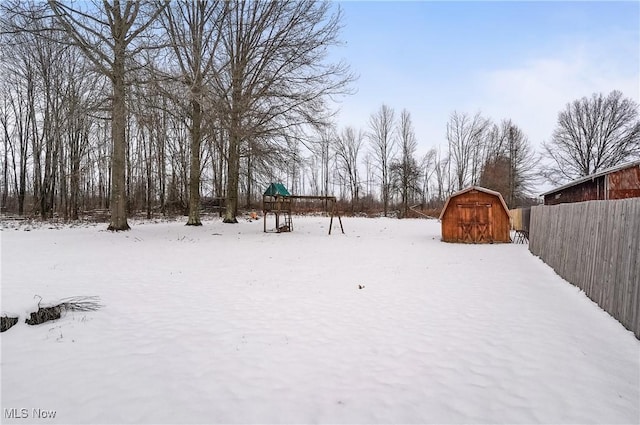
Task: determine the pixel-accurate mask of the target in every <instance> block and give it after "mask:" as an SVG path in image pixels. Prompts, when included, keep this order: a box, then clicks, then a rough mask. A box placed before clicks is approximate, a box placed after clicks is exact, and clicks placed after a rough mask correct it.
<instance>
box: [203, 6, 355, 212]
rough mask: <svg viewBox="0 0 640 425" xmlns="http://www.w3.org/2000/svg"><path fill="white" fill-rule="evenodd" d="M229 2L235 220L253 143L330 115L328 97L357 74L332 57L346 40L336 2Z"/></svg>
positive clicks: (226, 73) (225, 76)
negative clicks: (243, 170)
mask: <svg viewBox="0 0 640 425" xmlns="http://www.w3.org/2000/svg"><path fill="white" fill-rule="evenodd" d="M224 5H225V19H224V24H223V32H222V42H221V49H220V50H221V51H220V60H221V66H220V68H219V69H220V72H219V73H218V75H217V76H216V78H215V81H214V85H213V87H214V88H215V90H216V93H217V94H218V96H219V98H220V101H221V104H220V106H221V108H220V109H221V117H222V118H221V122H222V125H223V126H224V127H225V130H226V132H227V134H228V138H229V140H228V142H229V147H228V162H227V163H228V167H227V191H226V196H227V201H226V205H227V211H226V214H225V217H224V221H225V222H227V223H235V222H237V220H236V215H237V209H238V183H239V176H240V164H241V162H240V158H241V156H243V153H244V154H246V152H248V149H247V145H248V144H249V143H251V142H252V141H255V140H257V139H260V140H264V141H265V142H266V141H268V140H272V141H273V143H276V142H278V141H279V142H284V143H285V144H286V140H287V138H291V137H297V136H298V132H299V131H300V129H301V128H303V127H304V126H307V125H309V124H314V125H319V124H322V123H324V122H326V121H327V120H328V114H327V108H326V105H325V100H326V98H327V97H328V96H332V95H336V94H342V93H345V92H346V91H347V86H348V84H349V82H350V81H351V80H352V79H353V77H352V76H351V74H350V73H349V70H348V67H347V66H346V65H345V64H344V63H341V62H340V63H337V64H336V63H329V62H327V52H328V48H329V47H331V46H333V45H336V44H338V42H339V40H338V33H339V30H340V20H341V15H340V12H339V11H338V12H336V13H332V6H331V5H330V4H329V3H327V2H316V1H313V0H301V1H282V2H244V1H228V2H225V3H224ZM284 135H286V137H284ZM267 136H274V137H267Z"/></svg>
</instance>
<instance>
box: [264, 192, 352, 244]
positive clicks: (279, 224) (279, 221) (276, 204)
mask: <svg viewBox="0 0 640 425" xmlns="http://www.w3.org/2000/svg"><path fill="white" fill-rule="evenodd" d="M296 199H304V200H322V201H328V202H329V203H330V204H331V208H330V210H329V217H330V220H329V234H331V228H332V227H333V216H334V215H335V216H337V217H338V222H339V223H340V230H341V231H342V233H344V228H343V227H342V219H341V218H340V213H339V212H338V211H337V208H336V197H335V196H303V195H291V194H290V193H289V191H288V190H287V188H286V187H284V185H283V184H282V183H271V184H270V185H269V187H268V188H267V190H266V191H265V192H264V193H263V194H262V215H263V219H264V231H265V233H266V232H267V216H268V215H269V214H273V215H274V216H275V220H276V232H277V233H281V232H292V231H293V220H292V218H291V213H292V211H293V201H294V200H296Z"/></svg>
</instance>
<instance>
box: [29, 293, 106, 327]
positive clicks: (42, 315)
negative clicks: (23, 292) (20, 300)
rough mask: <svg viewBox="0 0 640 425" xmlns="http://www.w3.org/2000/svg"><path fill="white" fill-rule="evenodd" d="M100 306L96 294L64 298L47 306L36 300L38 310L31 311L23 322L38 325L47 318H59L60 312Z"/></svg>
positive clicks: (93, 308) (47, 319) (92, 309)
mask: <svg viewBox="0 0 640 425" xmlns="http://www.w3.org/2000/svg"><path fill="white" fill-rule="evenodd" d="M100 307H102V304H100V298H99V297H96V296H90V297H70V298H64V299H62V300H60V302H58V303H57V304H54V305H51V306H47V307H42V306H40V302H39V301H38V311H34V312H32V313H31V315H30V317H29V318H28V319H27V320H25V323H27V324H28V325H39V324H41V323H44V322H48V321H49V320H56V319H59V318H60V317H62V313H64V312H67V311H96V310H98V309H99V308H100Z"/></svg>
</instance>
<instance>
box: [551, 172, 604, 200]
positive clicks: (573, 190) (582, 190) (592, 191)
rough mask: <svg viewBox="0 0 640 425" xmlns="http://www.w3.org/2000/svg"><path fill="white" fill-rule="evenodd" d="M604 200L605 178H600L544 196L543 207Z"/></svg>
mask: <svg viewBox="0 0 640 425" xmlns="http://www.w3.org/2000/svg"><path fill="white" fill-rule="evenodd" d="M598 199H605V176H600V177H597V178H594V179H593V180H589V181H586V182H583V183H580V184H577V185H575V186H571V187H567V188H566V189H563V190H559V191H557V192H554V193H550V194H548V195H545V197H544V204H545V205H558V204H566V203H569V202H582V201H594V200H598Z"/></svg>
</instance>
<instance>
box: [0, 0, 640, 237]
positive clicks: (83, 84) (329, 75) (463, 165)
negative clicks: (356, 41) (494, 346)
mask: <svg viewBox="0 0 640 425" xmlns="http://www.w3.org/2000/svg"><path fill="white" fill-rule="evenodd" d="M341 22H342V21H341V11H340V9H339V7H337V6H336V5H332V4H331V3H328V2H316V1H283V2H244V1H222V0H220V1H204V0H201V1H171V2H170V1H164V0H153V1H151V0H147V1H126V0H112V1H104V2H102V1H100V2H98V1H95V2H62V1H56V0H48V1H46V2H33V1H31V2H23V1H15V2H4V3H2V4H1V5H0V43H1V47H2V49H0V67H1V69H0V85H1V90H2V93H3V96H2V99H1V100H0V127H1V129H2V132H3V149H2V152H0V155H1V164H2V193H1V197H2V204H1V206H2V209H3V211H5V212H12V213H17V214H20V215H34V216H39V217H42V218H51V217H54V216H57V217H62V218H64V219H69V220H75V219H78V218H79V217H80V216H81V215H82V214H83V212H85V211H90V210H96V209H99V210H107V211H108V212H109V216H110V222H109V229H111V230H126V229H128V228H129V225H128V222H127V217H129V216H130V215H131V214H135V213H139V212H144V213H146V215H147V216H148V217H151V216H153V215H154V214H173V213H184V214H186V215H187V216H188V219H187V224H188V225H200V224H201V220H200V211H201V207H202V206H203V204H204V205H207V204H210V203H217V204H224V205H225V206H226V208H225V215H224V220H225V222H229V223H233V222H236V221H237V219H236V216H237V215H238V211H239V208H242V207H251V206H252V205H255V204H256V203H257V202H259V199H260V195H261V190H262V189H263V188H264V187H266V185H267V183H269V182H272V181H280V182H283V183H285V184H286V186H287V187H289V189H290V192H292V193H297V194H312V195H331V194H336V195H338V196H339V197H340V198H341V199H342V200H343V202H344V203H346V204H347V205H348V207H349V208H351V210H352V211H353V212H357V211H360V210H362V209H364V208H368V207H371V206H372V205H373V206H375V207H376V208H379V209H380V211H381V212H382V213H383V214H384V215H387V214H388V213H389V212H390V210H391V209H394V210H395V209H397V210H399V211H400V214H401V215H402V216H405V215H407V214H408V211H409V207H410V206H411V205H414V204H423V205H429V206H432V207H437V206H438V205H441V204H442V202H443V201H444V200H445V199H446V197H447V196H448V195H450V194H451V193H452V192H453V191H456V190H459V189H462V188H464V187H465V186H467V185H470V184H478V185H482V186H485V187H488V188H491V189H495V190H498V191H500V192H501V193H502V194H503V196H504V197H505V200H506V201H507V203H508V204H509V206H515V205H518V204H522V203H525V202H530V198H531V197H532V195H534V194H532V192H531V191H532V188H533V187H534V185H535V183H536V182H537V179H539V178H541V176H542V177H544V178H546V179H549V180H554V179H555V180H556V181H558V179H561V178H565V179H566V178H574V177H578V176H580V175H586V174H585V173H587V174H588V173H591V172H594V171H597V170H598V169H600V168H602V167H607V166H611V165H615V164H616V163H619V162H620V161H624V160H627V159H629V158H634V157H637V156H638V154H639V148H638V143H639V142H638V138H639V136H638V135H639V133H640V130H639V128H640V125H639V124H638V119H637V105H636V104H635V103H634V102H633V101H631V100H629V99H625V98H623V97H622V94H621V93H620V92H612V93H611V94H609V95H608V96H606V97H605V96H603V95H601V94H600V95H597V94H594V95H593V96H592V98H583V99H581V100H579V101H575V102H573V103H570V104H568V105H567V108H566V110H565V111H563V112H561V113H560V114H559V118H558V126H557V128H556V130H555V131H554V133H553V136H552V138H551V139H550V141H549V142H548V143H546V144H545V145H544V152H542V153H540V154H538V153H536V152H535V151H534V149H533V148H532V146H531V143H530V142H529V140H528V138H527V137H526V135H525V134H524V132H523V131H522V130H521V129H520V128H519V127H518V126H517V125H516V124H515V123H513V122H512V121H511V120H510V119H508V118H507V119H504V120H502V121H500V122H498V123H494V122H492V121H491V120H489V119H487V118H485V117H483V116H482V115H481V114H479V113H478V114H475V115H471V114H468V113H465V112H457V111H456V112H453V113H452V114H451V116H450V119H449V122H448V123H447V126H446V145H445V146H440V147H437V148H434V149H431V150H430V151H428V152H427V153H426V154H425V155H423V156H421V157H418V156H417V149H418V141H417V139H416V135H415V131H414V128H413V122H412V117H411V114H410V112H409V111H407V110H402V111H401V112H400V113H399V114H397V113H396V111H395V110H394V109H393V108H392V107H389V106H388V105H384V104H383V105H381V106H380V107H379V109H377V110H376V111H375V112H374V113H372V114H371V116H370V117H369V120H368V122H367V123H366V126H365V127H364V128H356V127H352V126H346V127H344V128H337V127H336V126H335V125H334V122H333V121H334V111H333V110H332V109H331V100H332V99H333V98H335V97H336V96H341V95H348V94H349V93H351V90H352V85H353V83H354V81H356V76H355V75H354V74H353V73H352V71H351V70H350V68H349V66H348V65H347V64H346V63H344V62H331V61H330V60H329V59H328V52H329V51H330V49H332V48H334V47H335V46H338V45H339V44H340V42H341V40H340V39H339V33H340V29H341V25H342V23H341ZM541 158H542V162H543V163H544V164H545V166H544V167H543V166H539V164H540V161H541ZM580 161H581V162H580ZM574 165H575V167H574ZM201 197H204V199H201ZM221 199H223V200H224V201H223V202H221V201H220V200H221Z"/></svg>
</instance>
